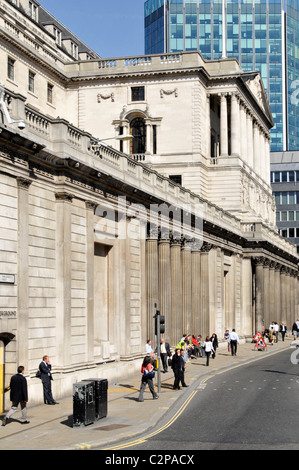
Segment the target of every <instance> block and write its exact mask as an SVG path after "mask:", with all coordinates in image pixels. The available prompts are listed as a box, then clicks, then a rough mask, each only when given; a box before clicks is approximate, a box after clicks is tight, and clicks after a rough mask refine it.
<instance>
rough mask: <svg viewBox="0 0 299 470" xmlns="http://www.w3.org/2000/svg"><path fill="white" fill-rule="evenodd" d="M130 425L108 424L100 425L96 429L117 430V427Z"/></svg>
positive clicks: (128, 425)
mask: <svg viewBox="0 0 299 470" xmlns="http://www.w3.org/2000/svg"><path fill="white" fill-rule="evenodd" d="M128 427H130V424H108V425H107V426H100V427H99V428H95V431H115V430H116V429H120V428H128Z"/></svg>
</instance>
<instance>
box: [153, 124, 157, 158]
mask: <svg viewBox="0 0 299 470" xmlns="http://www.w3.org/2000/svg"><path fill="white" fill-rule="evenodd" d="M153 154H154V155H156V154H157V126H153Z"/></svg>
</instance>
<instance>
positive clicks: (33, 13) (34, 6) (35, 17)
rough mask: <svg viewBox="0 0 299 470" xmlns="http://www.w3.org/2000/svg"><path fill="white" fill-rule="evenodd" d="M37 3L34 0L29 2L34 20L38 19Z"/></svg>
mask: <svg viewBox="0 0 299 470" xmlns="http://www.w3.org/2000/svg"><path fill="white" fill-rule="evenodd" d="M37 9H38V7H37V5H36V4H35V3H34V2H29V16H30V17H31V18H32V19H33V20H34V21H37Z"/></svg>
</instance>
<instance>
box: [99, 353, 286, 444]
mask: <svg viewBox="0 0 299 470" xmlns="http://www.w3.org/2000/svg"><path fill="white" fill-rule="evenodd" d="M286 349H287V348H286ZM279 352H281V350H280V351H275V352H273V353H270V354H269V355H268V356H267V358H268V357H269V356H273V355H274V354H278V353H279ZM261 359H265V357H259V358H255V359H251V360H249V361H247V362H242V363H241V364H236V365H235V366H232V367H230V368H228V369H224V370H222V371H219V372H216V374H214V375H210V376H208V377H206V378H204V379H203V380H202V381H201V382H200V384H199V386H198V387H201V386H203V385H205V386H206V382H207V381H208V380H210V379H211V378H213V377H215V376H217V375H220V374H224V373H225V372H229V371H231V370H233V369H236V368H238V367H242V366H244V365H248V364H251V363H253V362H256V361H259V360H261ZM264 382H266V380H264ZM214 390H217V389H214ZM197 392H198V389H197V390H194V391H193V392H191V394H190V396H189V397H188V399H187V400H186V401H185V402H184V403H183V405H182V406H181V407H180V409H179V410H178V411H177V412H176V413H175V414H174V416H173V417H172V418H171V419H170V420H169V421H168V422H167V423H166V424H165V425H164V426H162V427H161V428H159V429H158V430H157V431H154V432H153V433H151V434H148V435H147V436H146V437H144V438H143V439H136V440H135V441H132V442H128V443H127V444H120V445H119V446H115V447H107V448H105V449H102V450H122V449H126V448H128V447H133V446H135V445H139V444H142V443H144V442H146V441H147V440H148V439H150V438H151V437H153V436H156V435H157V434H160V433H161V432H162V431H164V430H165V429H167V428H169V427H170V426H171V425H172V424H173V423H174V422H175V421H176V420H177V419H178V417H179V416H180V415H181V414H182V413H183V411H184V410H185V409H186V408H187V406H188V405H189V403H190V402H191V400H192V399H193V398H194V397H195V395H196V394H197Z"/></svg>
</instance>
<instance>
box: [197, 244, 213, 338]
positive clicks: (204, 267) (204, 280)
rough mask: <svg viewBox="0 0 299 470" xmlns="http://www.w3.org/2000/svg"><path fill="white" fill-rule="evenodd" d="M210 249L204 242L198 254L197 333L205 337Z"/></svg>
mask: <svg viewBox="0 0 299 470" xmlns="http://www.w3.org/2000/svg"><path fill="white" fill-rule="evenodd" d="M211 249H212V245H211V244H210V243H207V242H204V243H203V245H202V248H201V255H200V280H201V286H200V290H201V329H200V331H199V333H200V334H201V335H202V338H203V339H205V337H206V336H207V335H209V334H210V333H211V332H210V305H209V252H210V250H211Z"/></svg>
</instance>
